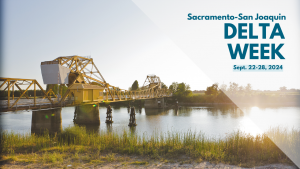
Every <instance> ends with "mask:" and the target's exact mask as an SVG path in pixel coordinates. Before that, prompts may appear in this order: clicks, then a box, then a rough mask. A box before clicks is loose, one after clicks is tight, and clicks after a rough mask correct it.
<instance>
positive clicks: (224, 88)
mask: <svg viewBox="0 0 300 169" xmlns="http://www.w3.org/2000/svg"><path fill="white" fill-rule="evenodd" d="M220 90H221V91H222V92H226V91H227V85H226V84H222V85H221V86H220Z"/></svg>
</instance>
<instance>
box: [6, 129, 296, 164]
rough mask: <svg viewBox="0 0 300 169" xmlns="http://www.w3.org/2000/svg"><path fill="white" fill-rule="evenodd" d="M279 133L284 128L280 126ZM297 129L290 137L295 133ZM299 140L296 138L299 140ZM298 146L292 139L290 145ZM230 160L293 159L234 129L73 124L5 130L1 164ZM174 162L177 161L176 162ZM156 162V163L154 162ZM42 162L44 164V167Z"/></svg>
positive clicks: (263, 137) (263, 139)
mask: <svg viewBox="0 0 300 169" xmlns="http://www.w3.org/2000/svg"><path fill="white" fill-rule="evenodd" d="M273 132H275V133H276V132H279V133H277V135H280V134H283V133H280V132H281V131H279V130H274V131H273ZM299 132H300V131H297V132H296V133H295V132H292V133H290V135H288V136H287V137H288V138H294V137H293V134H296V135H297V134H299ZM295 143H297V142H295ZM291 146H293V145H291ZM203 161H209V162H210V163H212V164H220V163H222V164H227V165H235V166H239V167H254V166H263V165H269V164H276V163H280V164H286V165H290V166H291V165H293V163H292V161H291V160H290V159H289V158H288V157H287V156H286V155H285V154H284V153H283V152H282V151H281V150H280V149H279V148H278V147H277V146H276V145H275V144H274V143H273V142H272V141H271V140H270V139H269V138H268V137H267V135H266V134H263V135H258V136H256V137H253V136H251V135H249V134H244V133H241V132H234V133H232V134H229V135H228V136H227V137H226V138H224V139H214V138H210V137H208V136H205V135H204V134H203V133H195V132H192V131H187V132H182V133H179V132H168V133H156V134H154V135H151V136H146V135H144V136H143V137H140V136H137V135H135V134H132V133H130V132H127V131H125V130H124V131H123V132H122V133H120V134H118V133H114V132H107V131H100V134H99V133H87V132H86V130H85V128H82V127H78V126H75V127H68V128H65V129H64V130H63V131H62V132H61V133H57V134H55V135H49V134H47V133H45V134H44V135H34V134H32V135H31V134H30V133H27V134H25V135H21V134H16V133H8V132H2V133H1V160H0V162H1V164H2V165H4V166H8V167H9V166H12V165H20V166H24V167H25V166H26V167H27V166H29V167H30V166H44V167H67V165H72V166H73V167H74V166H89V165H90V166H96V167H99V166H101V165H108V166H109V165H110V163H112V162H117V164H116V165H125V166H124V167H125V168H126V165H130V166H131V165H132V166H136V165H138V166H140V165H144V166H147V165H150V166H151V165H156V163H157V162H160V163H161V165H162V164H165V163H172V165H183V164H193V165H200V164H201V162H203ZM173 163H174V164H173ZM153 167H154V166H153ZM42 168H43V167H42Z"/></svg>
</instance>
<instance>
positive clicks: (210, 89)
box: [205, 83, 219, 96]
mask: <svg viewBox="0 0 300 169" xmlns="http://www.w3.org/2000/svg"><path fill="white" fill-rule="evenodd" d="M218 93H219V85H218V83H215V84H213V85H212V86H210V87H207V88H206V91H205V95H214V96H216V95H218Z"/></svg>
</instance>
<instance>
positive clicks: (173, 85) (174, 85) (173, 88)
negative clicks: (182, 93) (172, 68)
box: [169, 82, 178, 93]
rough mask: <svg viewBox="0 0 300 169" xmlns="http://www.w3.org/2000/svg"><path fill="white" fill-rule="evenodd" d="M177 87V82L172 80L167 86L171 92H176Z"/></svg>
mask: <svg viewBox="0 0 300 169" xmlns="http://www.w3.org/2000/svg"><path fill="white" fill-rule="evenodd" d="M177 87H178V83H177V82H173V83H172V84H171V85H170V86H169V89H170V90H172V93H176V92H177Z"/></svg>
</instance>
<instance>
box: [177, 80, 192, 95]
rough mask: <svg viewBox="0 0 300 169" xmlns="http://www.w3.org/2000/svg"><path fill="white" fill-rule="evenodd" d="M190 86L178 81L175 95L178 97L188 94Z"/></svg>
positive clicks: (189, 93)
mask: <svg viewBox="0 0 300 169" xmlns="http://www.w3.org/2000/svg"><path fill="white" fill-rule="evenodd" d="M190 89H191V87H190V85H188V84H185V83H183V82H182V83H179V84H178V86H177V90H176V92H175V95H177V96H179V97H186V96H188V95H191V94H192V91H191V90H190Z"/></svg>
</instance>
